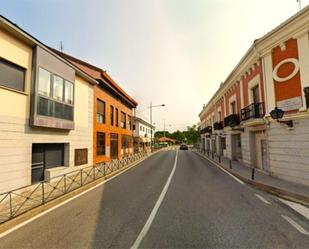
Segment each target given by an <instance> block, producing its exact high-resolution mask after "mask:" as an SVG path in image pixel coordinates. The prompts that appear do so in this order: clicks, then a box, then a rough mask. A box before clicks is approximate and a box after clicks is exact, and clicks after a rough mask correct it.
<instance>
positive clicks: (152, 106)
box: [149, 102, 165, 152]
mask: <svg viewBox="0 0 309 249" xmlns="http://www.w3.org/2000/svg"><path fill="white" fill-rule="evenodd" d="M163 106H165V104H161V105H152V102H151V103H150V106H149V108H150V126H151V129H150V131H151V132H150V149H151V152H153V138H152V137H153V134H152V133H153V130H152V108H154V107H163Z"/></svg>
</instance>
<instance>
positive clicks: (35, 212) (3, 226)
mask: <svg viewBox="0 0 309 249" xmlns="http://www.w3.org/2000/svg"><path fill="white" fill-rule="evenodd" d="M160 151H165V150H157V151H155V152H153V153H152V154H149V155H147V156H145V157H144V158H140V159H138V160H136V161H135V162H133V163H131V164H129V165H127V166H125V167H123V168H121V169H118V170H116V171H114V172H112V173H110V174H108V175H106V176H104V177H101V178H98V179H97V180H95V181H93V182H90V183H88V184H86V185H84V186H82V187H80V188H78V189H75V190H73V191H72V192H69V193H67V194H64V195H62V196H60V197H58V198H56V199H54V200H52V201H49V202H47V203H45V204H43V205H40V206H38V207H35V208H33V209H31V210H29V211H27V212H25V213H23V214H21V215H18V216H16V217H15V218H13V219H11V220H8V221H5V222H4V223H2V224H1V225H0V235H1V234H2V233H4V232H6V231H7V230H9V229H12V228H13V227H15V226H18V225H19V224H21V223H23V222H26V221H27V220H29V219H31V218H33V217H34V216H37V215H39V214H41V213H43V212H45V211H47V210H49V209H51V208H53V207H55V206H57V205H59V204H61V203H62V202H65V201H66V200H69V199H71V198H74V196H76V195H79V194H81V193H83V192H84V191H86V190H88V189H91V188H93V187H95V186H97V185H99V184H101V183H102V182H104V181H106V180H108V179H109V178H111V177H114V176H115V177H117V175H121V173H125V172H123V171H127V170H130V169H131V168H133V167H136V166H138V165H139V164H140V163H141V162H142V161H144V160H146V159H148V158H149V157H151V156H153V155H155V154H157V153H158V152H160Z"/></svg>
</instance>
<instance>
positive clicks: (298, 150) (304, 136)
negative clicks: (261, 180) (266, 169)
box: [268, 118, 309, 186]
mask: <svg viewBox="0 0 309 249" xmlns="http://www.w3.org/2000/svg"><path fill="white" fill-rule="evenodd" d="M268 143H269V161H270V170H271V174H272V175H274V176H277V177H279V178H282V179H286V180H289V181H292V182H296V183H301V184H304V185H307V186H309V153H308V148H309V118H305V119H298V120H294V129H293V130H288V129H287V126H286V125H284V124H278V123H275V122H272V123H271V124H270V128H269V130H268Z"/></svg>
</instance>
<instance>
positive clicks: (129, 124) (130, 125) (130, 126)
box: [128, 115, 132, 130]
mask: <svg viewBox="0 0 309 249" xmlns="http://www.w3.org/2000/svg"><path fill="white" fill-rule="evenodd" d="M128 126H129V127H128V128H129V130H132V121H131V116H130V115H128Z"/></svg>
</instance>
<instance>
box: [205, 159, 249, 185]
mask: <svg viewBox="0 0 309 249" xmlns="http://www.w3.org/2000/svg"><path fill="white" fill-rule="evenodd" d="M201 156H202V157H204V158H205V159H206V160H208V161H209V162H211V163H213V164H214V165H216V166H217V167H218V168H219V169H221V170H222V171H224V172H225V173H226V174H228V175H229V176H231V177H232V178H233V179H234V180H236V181H237V182H239V183H240V184H243V185H244V184H245V183H244V182H243V181H242V180H240V179H238V178H237V177H236V176H234V175H232V174H231V173H230V172H228V171H227V170H225V169H224V168H222V167H221V165H218V164H217V162H214V161H211V160H210V159H208V158H207V157H205V156H203V155H201Z"/></svg>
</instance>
